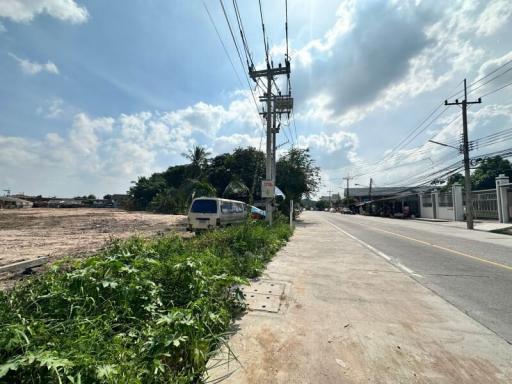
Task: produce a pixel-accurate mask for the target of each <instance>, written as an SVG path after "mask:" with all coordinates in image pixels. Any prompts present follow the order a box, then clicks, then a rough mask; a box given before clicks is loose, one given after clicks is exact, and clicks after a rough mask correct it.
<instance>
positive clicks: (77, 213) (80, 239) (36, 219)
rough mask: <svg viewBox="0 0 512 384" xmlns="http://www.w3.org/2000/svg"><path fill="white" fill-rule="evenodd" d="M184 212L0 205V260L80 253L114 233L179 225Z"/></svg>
mask: <svg viewBox="0 0 512 384" xmlns="http://www.w3.org/2000/svg"><path fill="white" fill-rule="evenodd" d="M185 222H186V216H181V215H160V214H152V213H148V212H126V211H123V210H119V209H108V208H104V209H94V208H57V209H51V208H30V209H6V210H0V266H2V265H6V264H11V263H14V262H18V261H23V260H28V259H33V258H37V257H40V256H47V257H48V258H49V259H50V262H52V261H55V260H57V259H59V258H61V257H63V256H85V255H88V254H91V253H93V252H95V251H97V250H98V249H101V248H102V247H104V246H105V244H106V243H107V242H108V241H109V240H111V239H116V238H127V237H129V236H131V235H134V234H139V235H142V236H148V235H154V234H158V233H165V232H169V231H184V229H185Z"/></svg>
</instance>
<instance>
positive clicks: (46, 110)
mask: <svg viewBox="0 0 512 384" xmlns="http://www.w3.org/2000/svg"><path fill="white" fill-rule="evenodd" d="M36 112H37V113H38V114H39V115H42V116H44V117H45V118H47V119H57V118H60V117H62V116H63V114H64V101H63V100H62V99H59V98H55V99H51V100H49V101H47V102H46V103H45V106H44V107H42V106H41V107H38V108H37V109H36Z"/></svg>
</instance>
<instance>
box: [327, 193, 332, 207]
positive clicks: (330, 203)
mask: <svg viewBox="0 0 512 384" xmlns="http://www.w3.org/2000/svg"><path fill="white" fill-rule="evenodd" d="M327 192H329V208H332V200H331V192H332V190H330V189H329V190H328V191H327Z"/></svg>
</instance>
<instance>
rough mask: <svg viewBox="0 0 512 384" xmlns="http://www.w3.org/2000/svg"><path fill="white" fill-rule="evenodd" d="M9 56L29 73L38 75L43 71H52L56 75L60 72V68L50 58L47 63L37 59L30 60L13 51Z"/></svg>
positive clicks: (24, 71)
mask: <svg viewBox="0 0 512 384" xmlns="http://www.w3.org/2000/svg"><path fill="white" fill-rule="evenodd" d="M9 56H11V57H12V58H13V59H14V60H16V61H17V62H18V64H19V65H20V68H21V70H22V71H23V73H25V74H27V75H36V74H38V73H41V72H48V73H51V74H54V75H58V74H59V69H58V68H57V66H56V65H55V64H54V63H53V62H51V61H50V60H48V62H47V63H46V64H42V63H38V62H35V61H34V62H33V61H30V60H27V59H20V58H19V57H18V56H16V55H15V54H13V53H9Z"/></svg>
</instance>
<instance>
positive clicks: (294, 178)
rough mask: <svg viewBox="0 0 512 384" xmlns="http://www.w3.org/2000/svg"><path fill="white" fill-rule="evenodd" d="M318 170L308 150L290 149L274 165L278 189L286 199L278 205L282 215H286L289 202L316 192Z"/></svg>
mask: <svg viewBox="0 0 512 384" xmlns="http://www.w3.org/2000/svg"><path fill="white" fill-rule="evenodd" d="M319 173H320V168H318V167H317V166H316V165H315V161H314V160H313V159H312V158H311V155H310V153H309V149H308V148H292V149H290V150H289V151H288V152H287V153H286V154H285V155H284V156H282V157H281V158H280V159H279V160H278V162H277V164H276V177H277V185H278V186H279V189H281V190H282V191H283V193H284V194H285V196H286V199H285V201H284V203H283V204H281V205H280V210H281V211H282V212H283V213H285V214H286V213H288V210H289V202H290V200H294V201H296V202H299V201H301V200H302V199H303V198H305V197H311V195H312V194H313V193H314V192H316V191H317V190H318V185H319V183H320V174H319Z"/></svg>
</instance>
